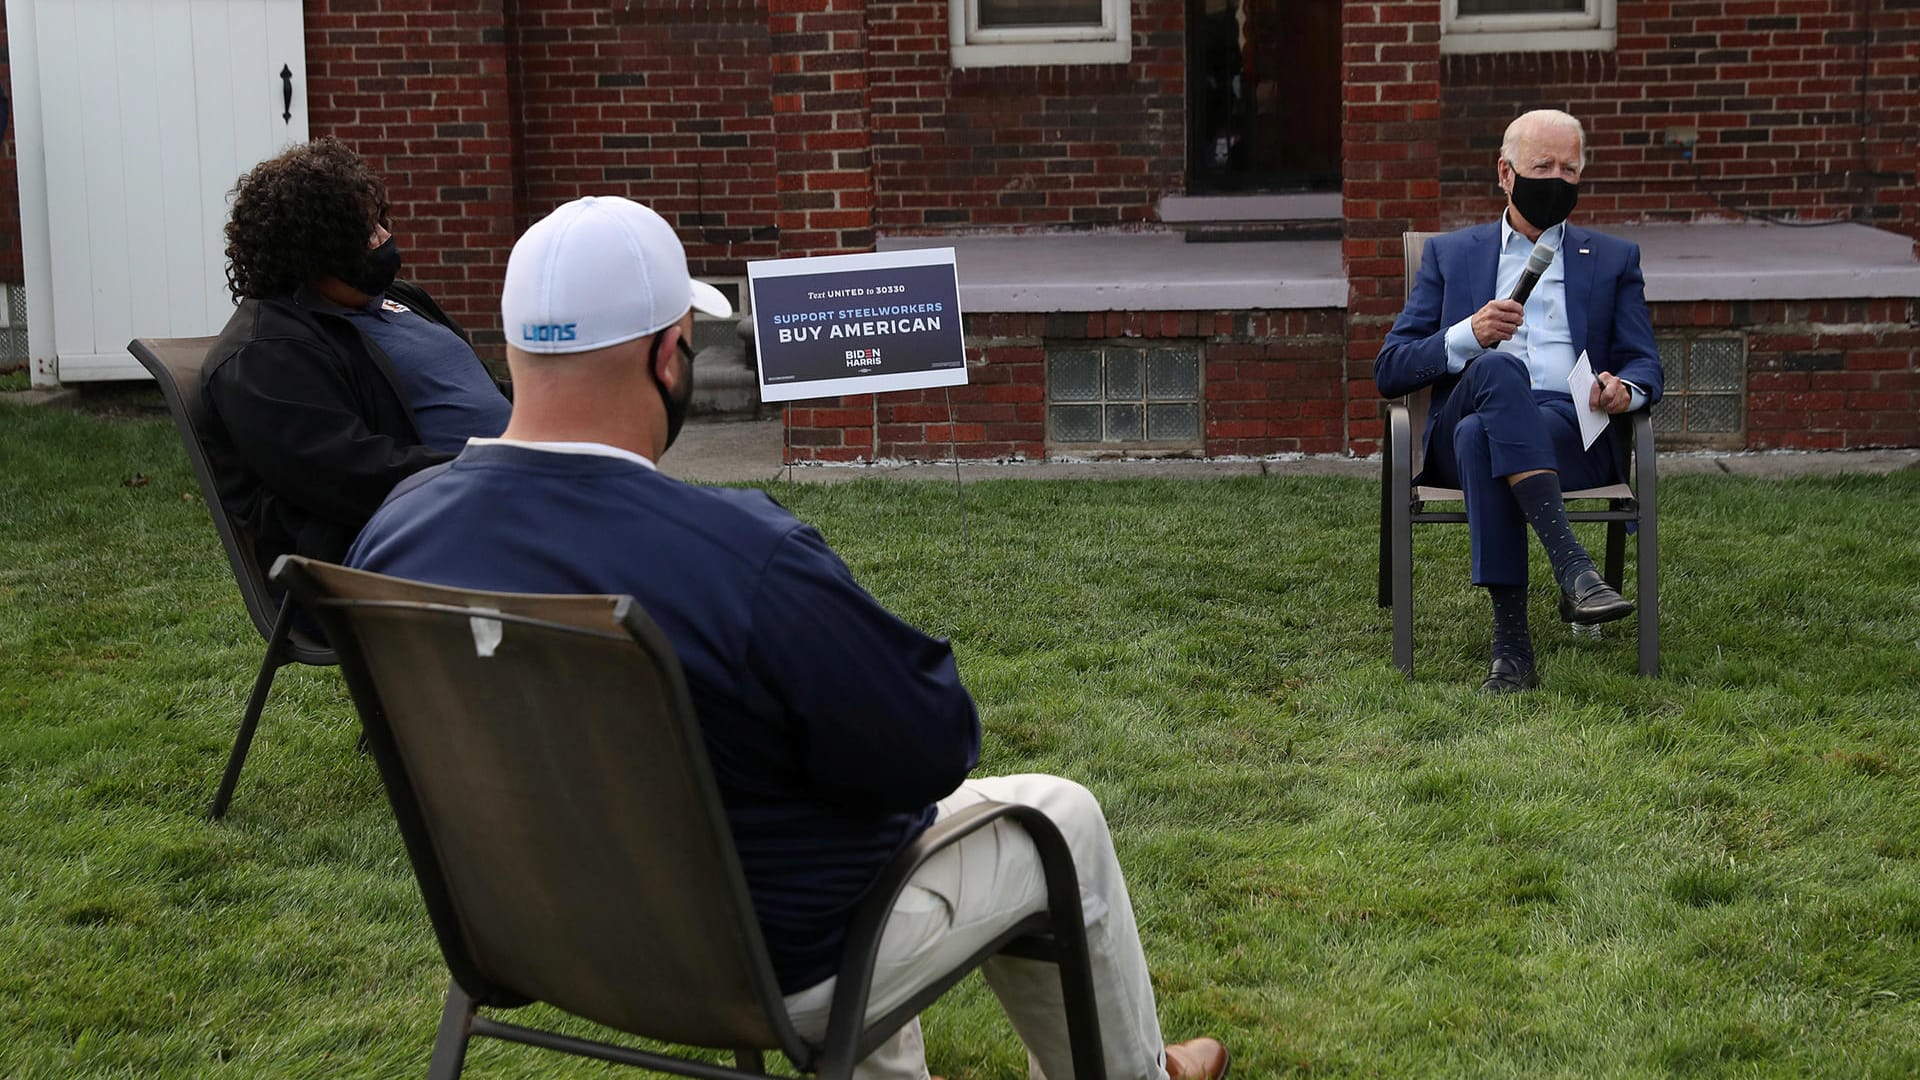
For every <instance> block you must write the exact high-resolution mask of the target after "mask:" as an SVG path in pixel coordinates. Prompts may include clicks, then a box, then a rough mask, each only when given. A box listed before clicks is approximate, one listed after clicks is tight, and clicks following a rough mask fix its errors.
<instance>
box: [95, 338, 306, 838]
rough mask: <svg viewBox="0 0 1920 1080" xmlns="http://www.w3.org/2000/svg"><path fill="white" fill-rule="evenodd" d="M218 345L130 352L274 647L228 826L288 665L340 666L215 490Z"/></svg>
mask: <svg viewBox="0 0 1920 1080" xmlns="http://www.w3.org/2000/svg"><path fill="white" fill-rule="evenodd" d="M215 340H217V339H215V338H211V337H199V338H139V339H136V340H134V341H132V342H130V343H129V344H128V345H127V351H128V352H130V353H132V354H133V357H134V359H136V360H138V361H140V366H142V367H144V368H146V369H147V372H148V373H149V374H151V375H152V376H153V380H154V382H156V383H159V384H160V393H161V395H162V396H163V397H165V398H166V399H167V409H168V411H169V412H171V413H172V414H173V424H174V427H175V428H177V429H178V430H179V432H180V441H181V442H182V443H184V444H186V448H187V460H188V461H189V462H191V463H192V464H193V478H194V480H196V481H197V482H198V483H199V485H200V501H201V502H203V503H205V504H206V506H207V512H208V513H209V514H211V515H212V516H213V527H214V530H215V531H217V532H218V533H219V534H220V546H221V547H222V548H224V549H225V550H226V553H227V563H228V565H229V566H231V567H232V568H233V580H234V583H235V584H236V585H238V586H239V587H240V599H241V601H242V602H244V603H245V604H246V606H247V615H248V616H249V617H250V618H251V619H252V620H253V627H254V629H255V630H258V631H259V632H260V637H261V638H262V639H263V640H265V641H266V643H267V654H266V656H264V657H262V658H261V661H260V674H259V675H257V676H255V678H254V680H253V693H252V694H251V695H249V696H248V698H247V711H246V712H245V713H244V714H242V715H241V717H240V731H239V733H238V734H237V735H236V736H235V737H234V740H233V751H232V753H230V754H228V755H227V768H226V771H225V773H223V774H222V775H221V777H220V789H219V791H217V792H216V793H215V794H214V797H213V806H212V807H211V809H209V811H208V813H209V815H210V816H212V817H214V818H221V817H225V816H226V813H227V805H228V804H229V803H231V802H232V801H233V789H234V787H235V786H236V785H237V784H239V782H240V769H241V767H242V766H244V765H245V764H246V762H247V750H248V748H249V747H251V746H252V745H253V733H254V729H255V728H257V727H258V726H259V724H260V713H261V711H262V710H263V709H265V708H266V704H267V693H268V691H270V690H272V689H273V677H274V675H275V673H277V672H278V671H279V670H280V669H281V668H283V667H285V666H287V665H288V664H309V665H312V666H314V667H332V666H333V665H335V664H337V663H339V660H338V658H337V657H336V656H335V655H334V652H333V650H332V649H331V648H329V647H328V646H327V643H326V642H324V641H321V640H319V639H318V638H315V637H313V636H312V635H311V634H309V633H307V632H306V631H304V630H302V629H301V628H300V627H299V626H297V625H295V622H294V618H293V604H292V602H291V601H290V600H282V601H280V602H278V603H276V602H275V601H274V599H273V594H272V592H271V591H270V590H269V589H268V588H267V575H266V571H265V568H263V567H262V566H261V565H260V562H259V560H258V558H256V557H255V555H254V550H253V537H252V536H251V535H249V534H248V533H247V531H246V530H245V529H242V528H241V527H240V525H239V523H237V522H235V521H234V520H233V518H232V517H231V516H229V515H228V513H227V510H226V506H225V505H224V504H223V503H222V502H221V501H220V489H219V487H218V485H217V484H215V482H214V479H213V467H212V466H211V465H210V464H209V463H208V461H207V450H206V446H205V444H204V443H202V441H201V436H200V433H201V430H202V428H203V427H204V425H205V424H206V420H207V411H206V404H205V401H204V400H203V399H202V398H201V396H200V368H201V365H202V364H203V363H204V362H205V361H206V358H207V350H208V349H210V348H212V347H213V343H214V341H215Z"/></svg>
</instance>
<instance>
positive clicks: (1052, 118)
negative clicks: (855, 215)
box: [867, 0, 1186, 233]
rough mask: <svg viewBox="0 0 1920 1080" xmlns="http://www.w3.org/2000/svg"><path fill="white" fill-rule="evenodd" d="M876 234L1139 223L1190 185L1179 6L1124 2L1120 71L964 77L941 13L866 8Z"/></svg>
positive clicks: (872, 3)
mask: <svg viewBox="0 0 1920 1080" xmlns="http://www.w3.org/2000/svg"><path fill="white" fill-rule="evenodd" d="M867 8H868V24H867V34H868V39H869V41H870V42H871V47H870V61H871V64H872V71H871V79H872V86H871V91H872V100H873V172H874V190H875V196H876V198H877V200H878V207H877V213H876V221H875V224H876V225H877V226H878V228H879V229H880V230H881V231H883V232H890V233H925V232H938V231H942V230H949V229H965V228H974V227H979V228H986V227H991V228H998V229H1007V228H1038V227H1058V226H1075V225H1104V224H1116V223H1121V222H1144V221H1151V220H1154V219H1155V218H1156V217H1157V210H1156V207H1157V204H1158V202H1159V198H1160V196H1161V195H1162V194H1164V193H1166V192H1168V191H1176V192H1177V191H1181V190H1184V189H1185V187H1186V156H1185V143H1184V139H1185V132H1186V6H1185V3H1184V0H1134V2H1133V8H1132V13H1131V18H1132V20H1133V58H1132V60H1131V62H1129V63H1126V64H1085V65H1073V66H1063V67H1062V66H1056V67H1006V68H970V69H965V70H959V71H956V70H954V69H953V68H952V67H951V66H950V61H949V58H948V26H947V5H946V4H945V3H931V2H928V0H868V2H867Z"/></svg>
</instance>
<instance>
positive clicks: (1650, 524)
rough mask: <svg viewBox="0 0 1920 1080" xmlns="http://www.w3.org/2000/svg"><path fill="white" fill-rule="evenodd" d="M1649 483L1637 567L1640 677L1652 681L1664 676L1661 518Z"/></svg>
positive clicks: (1643, 502) (1643, 501)
mask: <svg viewBox="0 0 1920 1080" xmlns="http://www.w3.org/2000/svg"><path fill="white" fill-rule="evenodd" d="M1647 471H1648V472H1649V473H1651V472H1652V471H1653V470H1651V469H1649V470H1647ZM1646 484H1647V491H1646V492H1645V494H1643V495H1642V496H1641V501H1640V529H1639V531H1638V534H1637V539H1638V544H1637V545H1636V547H1635V549H1634V554H1633V568H1634V575H1635V576H1636V577H1637V578H1639V581H1640V595H1639V601H1640V674H1641V676H1643V677H1644V678H1648V679H1652V678H1657V677H1658V676H1659V674H1660V540H1659V536H1660V526H1659V520H1660V519H1659V516H1658V515H1657V514H1655V513H1654V512H1653V490H1652V489H1653V483H1652V481H1651V480H1650V479H1649V480H1648V481H1647V482H1646Z"/></svg>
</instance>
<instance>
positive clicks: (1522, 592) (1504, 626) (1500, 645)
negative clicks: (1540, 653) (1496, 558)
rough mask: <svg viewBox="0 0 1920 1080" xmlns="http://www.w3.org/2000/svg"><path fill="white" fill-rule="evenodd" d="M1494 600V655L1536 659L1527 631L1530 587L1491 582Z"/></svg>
mask: <svg viewBox="0 0 1920 1080" xmlns="http://www.w3.org/2000/svg"><path fill="white" fill-rule="evenodd" d="M1487 596H1488V597H1489V598H1491V599H1492V600H1493V655H1495V656H1508V657H1512V658H1513V659H1515V660H1524V661H1526V662H1527V663H1528V664H1531V663H1533V638H1532V636H1531V635H1529V634H1528V633H1527V587H1526V586H1525V585H1489V586H1487Z"/></svg>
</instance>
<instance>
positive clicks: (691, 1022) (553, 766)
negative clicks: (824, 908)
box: [276, 557, 802, 1054]
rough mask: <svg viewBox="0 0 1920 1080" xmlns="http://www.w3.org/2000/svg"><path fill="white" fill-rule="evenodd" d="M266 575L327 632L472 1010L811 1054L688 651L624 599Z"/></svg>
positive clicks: (317, 567)
mask: <svg viewBox="0 0 1920 1080" xmlns="http://www.w3.org/2000/svg"><path fill="white" fill-rule="evenodd" d="M276 574H277V577H276V580H278V581H280V582H282V583H284V584H286V585H287V586H288V587H289V588H290V589H291V590H292V592H293V593H294V595H295V596H296V597H297V598H298V599H299V601H300V603H301V604H302V606H304V607H306V608H307V609H308V610H310V611H312V612H314V614H315V615H316V616H318V617H319V618H320V620H321V623H322V626H323V627H324V628H325V630H326V633H327V635H328V638H329V639H330V640H332V641H334V642H336V643H337V645H338V648H339V651H340V654H341V666H342V670H343V671H344V672H345V673H346V675H347V681H348V685H349V686H350V687H351V688H352V690H353V695H354V701H355V704H356V705H357V706H358V707H359V709H360V713H361V718H362V721H363V723H364V724H365V727H366V731H367V734H368V737H369V742H370V746H371V749H372V751H373V754H374V756H375V759H376V761H377V762H378V763H379V765H380V769H381V773H382V777H383V779H384V781H385V783H386V787H387V793H388V795H389V797H390V799H391V801H392V803H393V807H394V812H395V814H396V817H397V818H398V820H399V824H400V828H401V832H402V834H403V835H404V836H405V838H406V841H407V846H408V851H409V854H410V856H411V858H412V861H413V865H414V870H415V873H416V875H417V876H418V878H419V881H420V886H421V891H422V894H423V897H424V899H425V900H426V902H427V906H428V909H429V912H430V913H431V914H432V916H433V921H434V925H435V930H436V932H437V933H438V934H439V937H440V943H441V947H442V950H443V952H444V953H445V954H446V958H447V962H448V966H449V967H450V968H451V969H452V971H453V975H454V977H455V978H456V979H457V980H458V981H459V982H460V983H461V985H462V986H464V987H466V988H467V990H468V991H469V992H470V993H472V994H473V996H474V998H475V999H476V1000H477V1001H479V1002H480V1003H481V1004H507V1005H510V1004H518V1003H519V1001H520V1000H522V999H535V1000H540V1001H546V1002H549V1003H551V1004H553V1005H556V1006H558V1007H560V1008H562V1009H565V1010H567V1011H568V1012H571V1013H575V1014H577V1015H580V1016H584V1017H586V1018H588V1019H591V1020H594V1021H597V1022H599V1023H602V1024H606V1025H608V1026H610V1027H614V1028H618V1029H620V1030H623V1031H627V1032H630V1033H633V1034H637V1035H641V1036H645V1037H651V1038H657V1039H662V1040H667V1041H671V1042H678V1043H685V1044H691V1045H698V1046H708V1047H720V1048H735V1049H738V1048H748V1047H758V1048H769V1049H770V1048H775V1047H778V1048H780V1049H783V1050H786V1051H788V1052H789V1053H790V1054H791V1053H793V1052H794V1051H799V1050H801V1049H802V1048H801V1046H800V1044H799V1043H798V1041H797V1039H796V1038H795V1037H794V1036H793V1034H792V1031H791V1028H790V1027H788V1026H787V1025H786V1022H785V1021H786V1017H785V1013H784V1009H783V1008H781V1007H780V997H779V993H778V990H777V986H776V983H775V981H774V978H773V974H772V968H771V965H770V964H769V963H768V961H767V959H766V951H765V946H764V944H763V942H762V941H761V938H760V933H759V925H758V923H757V922H756V921H755V919H754V916H753V909H752V903H751V900H750V899H749V897H748V895H747V892H746V885H745V881H744V878H743V877H742V874H741V871H740V867H739V861H738V858H737V856H736V855H735V853H734V849H733V842H732V838H731V834H730V833H729V832H728V829H727V823H726V820H725V816H724V811H723V809H722V808H721V804H720V800H719V796H718V794H717V791H716V789H715V787H714V783H713V780H712V776H711V773H710V771H709V768H708V765H707V758H706V749H705V746H704V744H703V742H702V739H701V736H700V733H699V726H698V723H697V721H696V719H695V717H694V713H693V708H692V705H691V702H690V701H689V699H688V696H687V690H686V686H685V683H684V681H683V679H682V676H681V672H680V666H679V663H678V661H677V660H676V659H675V657H674V655H673V653H672V650H671V648H670V647H669V645H668V644H667V642H666V639H665V637H664V636H663V635H662V634H661V633H660V631H659V630H658V629H657V628H656V627H655V626H654V625H653V623H652V622H651V620H649V619H648V618H647V617H646V615H645V614H644V613H642V612H641V611H640V609H639V607H638V606H637V605H635V604H634V603H633V601H632V600H630V599H628V598H626V597H610V596H586V597H563V596H527V595H512V594H501V593H484V592H475V591H467V590H458V589H446V588H439V587H434V586H428V585H421V584H418V583H414V582H405V581H400V580H397V579H394V578H388V577H383V576H380V575H375V574H368V573H364V572H360V571H354V570H347V569H343V568H341V567H337V566H331V565H328V564H325V563H316V562H312V561H309V560H305V559H300V558H297V557H288V558H285V559H282V560H281V562H280V566H279V568H278V569H277V571H276ZM775 1010H778V1011H775Z"/></svg>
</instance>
